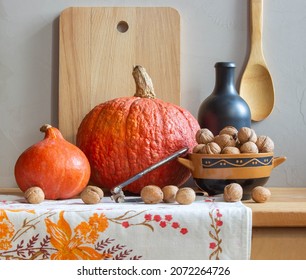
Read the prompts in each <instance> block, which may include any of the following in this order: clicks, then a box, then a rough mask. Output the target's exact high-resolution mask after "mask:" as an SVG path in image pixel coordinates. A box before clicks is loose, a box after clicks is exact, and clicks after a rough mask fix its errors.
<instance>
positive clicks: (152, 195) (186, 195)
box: [24, 185, 196, 205]
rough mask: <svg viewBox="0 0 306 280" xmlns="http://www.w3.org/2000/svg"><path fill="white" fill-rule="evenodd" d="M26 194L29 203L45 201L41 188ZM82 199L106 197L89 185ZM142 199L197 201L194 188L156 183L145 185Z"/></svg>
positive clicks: (151, 201)
mask: <svg viewBox="0 0 306 280" xmlns="http://www.w3.org/2000/svg"><path fill="white" fill-rule="evenodd" d="M24 196H25V198H26V200H27V201H28V202H29V203H32V204H39V203H41V202H43V201H44V199H45V195H44V192H43V190H42V189H41V188H39V187H32V188H29V189H28V190H27V191H26V192H25V193H24ZM80 196H81V199H82V200H83V202H84V203H86V204H97V203H99V202H100V201H101V200H102V198H103V197H104V193H103V190H101V189H100V188H99V187H96V186H87V187H86V188H85V189H84V190H83V191H82V193H81V195H80ZM140 196H141V199H142V200H143V202H144V203H146V204H155V203H160V202H165V203H174V202H177V203H179V204H184V205H187V204H191V203H192V202H193V201H195V198H196V193H195V191H194V190H193V189H192V188H189V187H184V188H178V187H177V186H173V185H169V186H165V187H163V188H162V189H161V188H160V187H158V186H155V185H148V186H145V187H144V188H143V189H142V190H141V193H140Z"/></svg>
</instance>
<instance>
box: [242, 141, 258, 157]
mask: <svg viewBox="0 0 306 280" xmlns="http://www.w3.org/2000/svg"><path fill="white" fill-rule="evenodd" d="M240 152H241V153H252V154H257V153H258V148H257V146H256V144H255V143H254V142H251V141H248V142H245V143H243V144H242V145H241V147H240Z"/></svg>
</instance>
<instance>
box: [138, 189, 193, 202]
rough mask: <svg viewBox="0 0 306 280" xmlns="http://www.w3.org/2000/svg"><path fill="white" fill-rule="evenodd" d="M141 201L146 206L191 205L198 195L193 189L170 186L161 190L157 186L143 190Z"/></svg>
mask: <svg viewBox="0 0 306 280" xmlns="http://www.w3.org/2000/svg"><path fill="white" fill-rule="evenodd" d="M140 196H141V199H142V200H143V202H144V203H146V204H156V203H161V202H165V203H174V202H177V203H179V204H184V205H187V204H191V203H192V202H194V201H195V198H196V193H195V191H194V190H193V189H192V188H189V187H183V188H178V187H177V186H173V185H169V186H165V187H163V188H160V187H158V186H155V185H148V186H145V187H143V188H142V190H141V192H140Z"/></svg>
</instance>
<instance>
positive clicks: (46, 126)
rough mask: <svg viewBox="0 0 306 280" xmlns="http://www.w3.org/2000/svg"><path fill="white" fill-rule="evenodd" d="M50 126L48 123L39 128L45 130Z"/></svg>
mask: <svg viewBox="0 0 306 280" xmlns="http://www.w3.org/2000/svg"><path fill="white" fill-rule="evenodd" d="M51 127H52V125H50V124H44V125H43V126H42V127H41V128H40V129H39V130H40V131H41V132H46V131H47V130H48V129H49V128H51Z"/></svg>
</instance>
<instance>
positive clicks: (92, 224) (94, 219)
mask: <svg viewBox="0 0 306 280" xmlns="http://www.w3.org/2000/svg"><path fill="white" fill-rule="evenodd" d="M45 224H46V228H47V232H48V233H49V234H50V237H51V238H50V242H51V244H52V246H53V247H54V248H55V249H57V252H56V253H53V254H52V255H51V259H53V260H80V259H82V260H101V259H105V258H109V257H111V255H109V254H100V253H99V252H97V251H96V250H95V249H93V248H91V247H89V246H86V244H87V243H94V242H95V241H96V240H97V238H98V237H99V234H98V232H103V231H104V230H105V229H106V228H107V227H108V222H107V218H106V217H105V216H104V214H100V216H98V214H96V213H95V214H93V216H91V217H90V218H89V220H88V223H87V222H82V223H80V224H79V225H78V226H77V227H76V228H75V230H74V234H73V233H72V230H71V228H70V225H69V223H67V221H66V220H65V219H64V211H61V212H60V214H59V220H58V222H57V224H56V223H54V222H52V221H51V220H50V219H49V218H47V219H45Z"/></svg>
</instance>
